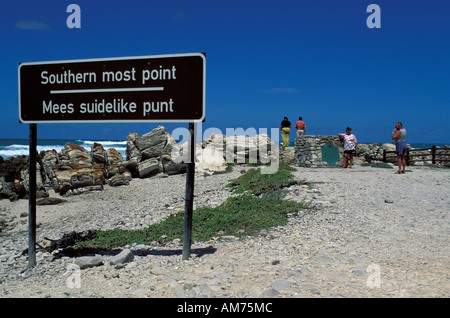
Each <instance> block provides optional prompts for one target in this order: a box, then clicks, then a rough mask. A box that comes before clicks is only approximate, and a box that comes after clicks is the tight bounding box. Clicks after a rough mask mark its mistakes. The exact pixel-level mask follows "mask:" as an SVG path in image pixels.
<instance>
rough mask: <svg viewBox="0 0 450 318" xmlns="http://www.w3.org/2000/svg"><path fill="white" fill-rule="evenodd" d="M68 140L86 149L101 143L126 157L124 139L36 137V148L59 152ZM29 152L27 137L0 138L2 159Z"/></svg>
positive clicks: (39, 150)
mask: <svg viewBox="0 0 450 318" xmlns="http://www.w3.org/2000/svg"><path fill="white" fill-rule="evenodd" d="M68 142H72V143H74V144H77V145H80V146H82V147H84V148H85V149H86V150H87V151H90V150H91V146H92V145H93V144H94V143H95V142H96V143H100V144H102V146H103V147H104V148H105V150H106V149H108V148H115V149H116V150H117V151H118V152H119V153H120V154H121V155H122V157H123V159H124V160H125V159H126V153H125V151H126V148H127V142H126V140H80V139H76V140H68V139H38V140H37V150H38V152H41V151H42V150H52V149H55V150H56V151H58V152H60V151H61V149H62V148H63V147H64V145H65V144H66V143H68ZM28 154H29V140H28V139H0V156H2V157H3V159H6V158H8V157H16V156H21V155H26V156H28Z"/></svg>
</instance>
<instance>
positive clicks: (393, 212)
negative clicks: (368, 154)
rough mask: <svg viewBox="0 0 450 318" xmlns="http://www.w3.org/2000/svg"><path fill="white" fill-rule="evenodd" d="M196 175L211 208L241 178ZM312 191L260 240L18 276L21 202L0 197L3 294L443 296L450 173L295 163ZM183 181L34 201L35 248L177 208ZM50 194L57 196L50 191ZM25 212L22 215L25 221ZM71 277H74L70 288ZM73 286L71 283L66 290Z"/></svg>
mask: <svg viewBox="0 0 450 318" xmlns="http://www.w3.org/2000/svg"><path fill="white" fill-rule="evenodd" d="M242 169H246V168H244V167H242V166H237V167H235V168H234V170H233V172H231V173H227V174H222V175H215V176H210V177H206V178H199V179H197V180H196V186H195V187H196V188H195V200H194V202H195V205H196V206H201V205H210V206H215V205H218V204H220V203H221V202H223V201H224V200H226V198H227V197H228V196H229V195H230V192H229V191H227V190H223V189H222V188H223V186H224V185H225V184H226V183H227V182H228V181H229V180H231V179H235V178H236V177H238V176H239V175H240V173H241V170H242ZM296 170H297V171H295V172H294V174H295V176H296V178H297V179H298V180H305V181H308V182H312V184H311V185H310V186H309V187H308V186H302V185H295V186H292V187H290V188H289V193H288V194H287V196H286V199H289V200H296V201H305V202H309V204H310V205H312V206H313V208H312V209H310V210H305V211H299V212H298V213H297V214H295V215H291V216H290V222H289V224H288V225H286V226H282V227H277V228H273V229H270V230H268V231H266V232H263V233H261V234H260V235H258V236H253V237H245V238H242V239H238V238H236V237H230V236H225V237H221V238H217V239H214V240H211V241H209V242H198V243H193V245H192V249H193V250H192V252H193V253H192V257H191V258H190V259H189V260H186V261H183V260H182V259H181V245H180V243H179V242H178V241H174V242H172V243H170V244H167V245H164V246H161V245H158V244H153V245H152V246H146V245H132V246H125V247H123V248H122V249H129V250H130V251H131V252H132V253H133V255H134V259H133V260H132V261H131V262H129V263H125V264H121V265H112V263H114V262H113V257H115V256H114V255H115V254H117V253H118V252H119V251H120V250H121V249H118V250H117V251H109V252H105V253H103V254H102V257H101V260H102V265H100V266H95V267H91V268H86V269H81V270H80V271H72V269H73V266H71V264H73V262H74V259H73V258H69V257H63V258H55V259H54V257H53V255H52V254H50V253H47V252H42V251H39V250H38V253H37V261H38V264H37V266H36V267H35V268H33V269H32V270H26V267H27V257H26V256H21V252H22V251H23V250H24V249H25V248H27V225H26V222H27V217H25V216H24V214H23V213H26V212H27V210H28V207H27V204H28V203H27V201H26V200H21V201H19V202H9V201H6V200H2V201H0V215H1V216H2V217H3V218H4V219H7V220H9V223H10V225H11V224H12V226H11V227H10V228H8V229H7V232H6V233H5V231H3V232H2V236H0V295H1V296H2V297H448V296H449V294H450V284H449V273H450V272H449V255H450V253H449V245H448V242H449V211H450V170H449V169H433V168H428V167H409V170H408V171H407V173H406V174H404V175H394V172H395V170H392V169H381V168H372V167H360V166H354V167H353V169H331V168H329V169H327V168H319V169H317V168H316V169H314V168H296ZM184 190H185V176H184V175H179V176H177V175H176V176H170V177H168V178H159V179H143V180H140V179H135V180H133V181H132V182H131V184H130V185H129V186H123V187H117V188H112V187H105V189H104V190H103V191H101V192H92V193H86V194H83V195H80V196H72V197H69V198H65V199H66V200H67V201H68V202H65V203H63V204H60V205H56V206H38V218H37V221H38V224H39V227H38V229H37V241H38V243H42V244H44V243H45V239H44V237H48V238H59V237H61V236H62V235H63V234H64V233H67V232H70V231H83V230H86V229H94V228H103V229H107V228H115V227H121V228H142V227H146V226H148V225H149V224H151V223H154V222H158V221H160V220H161V219H162V218H163V217H164V216H166V215H168V214H169V213H172V212H173V211H176V210H177V209H182V208H183V206H184ZM52 195H54V194H52ZM21 214H22V216H21ZM76 278H79V280H78V281H77V280H76ZM74 282H78V283H79V284H78V285H77V284H74Z"/></svg>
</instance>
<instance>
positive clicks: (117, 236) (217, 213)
mask: <svg viewBox="0 0 450 318" xmlns="http://www.w3.org/2000/svg"><path fill="white" fill-rule="evenodd" d="M292 169H293V168H291V167H289V166H288V165H285V164H283V165H280V169H279V170H278V171H277V173H275V174H273V175H262V174H260V173H259V170H256V169H250V170H249V171H247V172H246V173H245V174H243V175H242V176H240V177H239V178H238V179H236V180H235V181H233V182H232V183H231V184H234V185H233V186H232V187H234V191H235V193H243V192H244V191H248V192H247V193H245V194H242V195H238V196H232V197H230V198H228V199H227V201H225V202H223V203H222V204H221V205H219V206H217V207H215V208H210V207H202V208H199V209H197V210H195V211H194V212H193V219H192V241H208V240H210V239H212V238H213V237H216V236H218V235H219V233H223V234H225V235H235V236H239V235H241V234H244V235H254V234H257V233H258V232H260V231H261V230H263V229H267V228H270V227H274V226H280V225H285V224H287V222H288V219H287V214H289V213H295V212H297V211H299V210H302V209H305V208H307V206H305V205H304V204H302V203H298V202H293V201H287V200H282V199H281V198H280V197H279V196H278V197H277V196H273V195H270V194H272V193H273V192H271V191H275V193H277V191H278V190H280V189H281V188H282V187H285V186H288V185H289V184H292V182H294V176H293V175H292V174H291V173H290V172H289V171H292ZM294 170H295V169H294ZM255 193H262V194H265V195H263V196H261V197H260V198H259V197H256V196H255V195H254V194H255ZM183 225H184V211H178V212H177V213H175V214H171V215H170V216H168V217H167V218H166V219H165V220H164V221H162V222H160V223H156V224H152V225H150V226H148V227H147V228H145V229H142V230H125V229H112V230H96V231H95V238H94V239H92V240H89V241H84V242H79V243H77V244H76V246H75V248H78V249H92V248H94V249H111V248H114V247H118V246H124V245H127V244H132V243H137V244H147V245H149V244H150V243H151V242H153V241H157V242H160V243H165V242H170V241H172V240H174V239H177V238H178V239H181V240H182V239H183Z"/></svg>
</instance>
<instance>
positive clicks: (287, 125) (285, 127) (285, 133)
mask: <svg viewBox="0 0 450 318" xmlns="http://www.w3.org/2000/svg"><path fill="white" fill-rule="evenodd" d="M291 126H292V125H291V122H290V121H289V120H288V118H287V117H286V116H284V120H283V121H282V122H281V127H280V128H281V138H282V139H283V147H289V134H290V133H291Z"/></svg>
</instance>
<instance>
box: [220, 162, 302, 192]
mask: <svg viewBox="0 0 450 318" xmlns="http://www.w3.org/2000/svg"><path fill="white" fill-rule="evenodd" d="M294 170H295V169H294V168H292V167H290V166H289V165H288V164H286V163H283V162H280V165H279V168H278V171H277V172H276V173H274V174H262V173H261V172H260V170H259V169H253V168H252V169H250V170H248V171H247V172H246V173H245V174H243V175H241V176H240V177H239V178H237V179H235V180H233V181H232V182H230V183H229V184H228V185H227V187H229V188H232V189H233V191H234V192H235V193H244V192H247V193H251V194H254V195H259V194H262V193H268V192H278V191H279V190H281V189H282V188H285V187H288V186H290V185H293V184H297V182H296V181H295V180H294V176H293V175H292V174H291V171H294Z"/></svg>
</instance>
